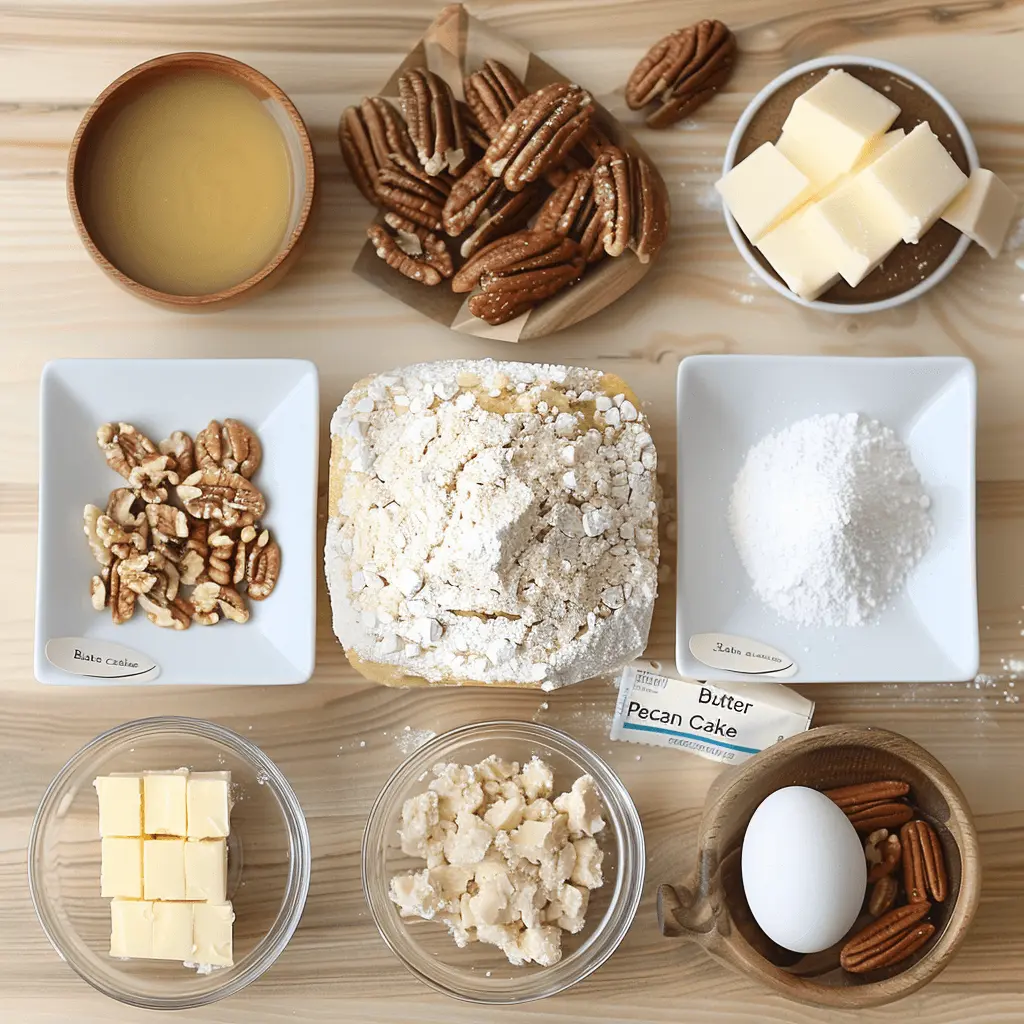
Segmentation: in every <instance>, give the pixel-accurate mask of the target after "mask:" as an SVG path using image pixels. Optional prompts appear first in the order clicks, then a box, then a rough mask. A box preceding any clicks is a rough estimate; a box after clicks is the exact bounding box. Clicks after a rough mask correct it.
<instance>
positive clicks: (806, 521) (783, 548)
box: [729, 413, 934, 626]
mask: <svg viewBox="0 0 1024 1024" xmlns="http://www.w3.org/2000/svg"><path fill="white" fill-rule="evenodd" d="M929 505H930V501H929V498H928V495H927V494H926V493H925V490H924V488H923V486H922V484H921V478H920V476H919V475H918V472H917V470H916V469H915V468H914V464H913V462H912V460H911V457H910V452H909V450H908V449H907V447H906V445H904V444H903V442H902V441H900V439H899V438H898V437H897V436H896V434H895V433H893V431H892V430H890V429H889V428H888V427H886V426H884V425H883V424H881V423H879V422H878V421H877V420H872V419H868V418H866V417H864V416H860V415H858V414H856V413H848V414H831V415H826V416H812V417H810V418H809V419H805V420H800V421H799V422H797V423H794V424H792V425H790V426H789V427H786V428H785V429H784V430H780V431H779V432H778V433H776V434H770V435H768V436H767V437H765V438H763V439H762V440H761V441H759V442H758V443H757V444H755V445H754V446H753V447H752V448H751V449H750V451H749V452H748V453H747V456H746V459H745V460H744V463H743V466H742V468H741V469H740V471H739V474H738V475H737V477H736V480H735V483H734V484H733V488H732V495H731V500H730V504H729V526H730V529H731V530H732V535H733V539H734V540H735V542H736V549H737V551H738V552H739V556H740V560H741V561H742V562H743V565H744V568H745V569H746V570H747V573H748V574H749V576H750V579H751V582H752V583H753V586H754V590H755V592H756V593H757V594H758V596H759V597H760V598H761V600H763V601H764V602H765V604H767V605H768V606H769V607H771V608H772V609H774V610H775V611H776V612H777V613H778V614H779V615H780V616H781V617H782V618H784V619H787V620H789V621H792V622H796V623H798V624H800V625H805V626H858V625H863V624H864V623H866V622H869V621H870V620H871V619H872V618H874V616H875V615H876V614H877V613H878V612H879V611H880V610H881V609H882V608H884V607H885V606H886V605H887V604H888V603H889V602H890V601H891V599H892V598H893V596H894V595H895V594H896V593H897V592H898V591H899V590H900V589H901V588H902V586H903V584H904V582H905V580H906V578H907V575H908V574H909V572H910V571H911V569H913V568H914V566H915V565H916V564H917V562H918V561H919V560H920V558H921V556H922V555H923V554H924V552H925V551H926V550H927V548H928V545H929V543H930V542H931V538H932V534H933V532H934V527H933V524H932V520H931V516H930V515H929V513H928V508H929Z"/></svg>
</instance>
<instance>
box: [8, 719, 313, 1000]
mask: <svg viewBox="0 0 1024 1024" xmlns="http://www.w3.org/2000/svg"><path fill="white" fill-rule="evenodd" d="M168 732H179V733H184V734H185V735H188V736H195V737H198V738H200V739H207V740H212V741H214V742H216V743H221V744H223V745H224V746H226V747H229V748H230V749H231V750H232V751H233V752H234V753H235V754H237V755H238V757H239V758H241V759H242V760H245V761H248V762H249V763H250V764H251V765H252V767H253V770H254V771H256V772H257V773H259V772H262V773H263V774H264V775H265V776H266V779H267V781H266V783H265V785H268V786H270V787H271V791H272V792H273V793H274V795H275V797H276V798H277V801H278V804H279V805H280V807H281V814H282V817H283V819H284V823H285V827H286V828H287V831H288V839H289V847H290V854H291V856H290V858H289V862H288V880H287V883H286V888H285V898H284V901H283V902H282V904H281V908H280V910H279V911H278V914H277V917H276V918H275V920H274V924H273V925H272V927H271V928H270V930H269V931H268V932H267V934H266V935H265V936H264V937H263V938H262V939H261V940H260V943H259V945H258V946H257V947H256V949H255V950H253V953H252V954H251V955H250V962H249V963H248V964H247V965H246V966H245V968H244V969H242V970H237V971H236V970H231V971H229V972H225V980H224V983H223V984H222V985H220V986H219V987H217V988H214V989H210V990H209V991H207V992H204V993H202V994H200V995H188V996H180V997H179V996H169V997H155V996H154V997H152V998H150V997H139V996H137V995H135V994H134V993H132V992H130V991H128V990H125V989H121V988H119V987H118V986H116V985H112V984H110V983H109V981H108V980H107V979H105V978H103V977H101V976H98V975H96V974H94V973H93V972H92V971H91V970H90V969H89V968H88V967H87V966H86V965H85V964H82V963H80V962H79V961H78V959H77V957H76V956H75V954H74V953H73V952H71V951H70V950H68V949H66V948H65V947H64V945H63V943H62V941H61V928H60V926H59V925H58V924H57V923H56V920H55V918H54V917H53V915H52V913H51V910H50V907H49V905H48V902H47V899H46V897H45V896H44V895H43V892H44V889H43V884H42V880H41V878H40V873H41V871H42V864H41V863H40V860H41V857H42V855H43V851H42V847H41V842H42V836H43V832H44V830H45V829H46V827H47V825H48V824H49V822H50V819H51V817H52V815H53V814H54V812H55V810H56V805H57V803H58V801H59V800H60V799H61V796H62V794H63V791H64V787H65V786H66V784H67V782H68V780H69V779H70V778H71V777H72V776H73V774H74V773H75V772H76V771H78V770H79V768H81V766H82V765H83V764H84V763H86V762H88V761H89V760H90V759H91V758H93V757H95V756H96V755H98V754H100V753H102V752H104V751H107V750H111V749H113V748H116V747H118V746H121V745H122V744H123V743H125V742H130V741H132V740H139V739H143V738H145V737H147V736H153V735H158V734H161V733H168ZM311 867H312V854H311V850H310V841H309V830H308V828H307V826H306V818H305V815H304V814H303V812H302V807H301V805H300V804H299V800H298V797H296V795H295V792H294V790H293V789H292V787H291V785H290V784H289V782H288V780H287V779H286V778H285V777H284V775H283V774H282V773H281V770H280V769H279V768H278V767H277V765H276V764H274V762H273V761H272V760H271V759H270V758H269V757H267V755H266V754H264V753H263V751H262V750H260V748H259V747H257V746H256V745H255V744H254V743H252V742H251V741H249V740H247V739H244V738H243V737H242V736H239V735H238V733H236V732H234V731H232V730H231V729H228V728H227V727H225V726H223V725H217V724H216V723H214V722H207V721H205V720H203V719H199V718H188V717H185V716H180V715H161V716H157V717H153V718H140V719H136V720H135V721H131V722H125V723H123V724H121V725H116V726H114V727H113V728H111V729H108V730H107V731H106V732H103V733H100V735H99V736H97V737H96V738H95V739H92V740H90V741H89V742H88V743H86V744H85V746H83V747H82V748H81V749H80V750H78V751H77V752H76V753H74V754H73V755H72V756H71V757H70V758H69V759H68V761H67V763H66V764H65V765H64V767H63V768H61V769H60V771H59V772H57V774H56V775H55V776H54V777H53V780H52V781H51V782H50V784H49V786H47V788H46V792H45V793H44V794H43V798H42V800H40V801H39V807H38V809H37V810H36V814H35V818H34V820H33V822H32V829H31V831H30V833H29V840H28V881H29V893H30V895H31V897H32V906H33V908H34V909H35V912H36V917H37V918H38V919H39V923H40V925H41V926H42V929H43V931H44V932H45V934H46V937H47V939H49V941H50V945H51V946H53V948H54V949H55V950H56V951H57V953H58V954H59V955H60V957H61V959H62V960H64V961H65V962H66V963H67V964H68V965H69V966H70V967H71V968H72V970H74V971H75V973H76V974H77V975H78V976H79V977H80V978H82V979H83V980H84V981H86V982H88V983H89V984H90V985H92V987H93V988H95V989H97V990H98V991H100V992H102V993H103V994H104V995H106V996H110V998H112V999H116V1000H118V1001H119V1002H122V1003H126V1004H127V1005H129V1006H137V1007H140V1008H144V1009H152V1010H182V1009H191V1008H194V1007H197V1006H208V1005H209V1004H211V1003H214V1002H217V1001H218V1000H220V999H224V998H226V997H227V996H230V995H234V994H235V993H236V992H240V991H241V990H242V989H243V988H245V987H246V986H247V985H249V984H250V983H252V982H253V981H255V980H256V979H257V978H258V977H260V975H262V974H263V973H264V972H265V971H266V970H267V969H268V968H269V967H270V966H271V965H272V964H273V963H274V961H275V960H277V958H278V957H279V956H280V955H281V953H282V952H283V951H284V949H285V947H286V946H287V945H288V942H289V941H290V939H291V937H292V935H293V934H294V932H295V929H296V927H297V926H298V923H299V919H300V918H301V916H302V910H303V907H304V906H305V903H306V895H307V893H308V892H309V880H310V874H311Z"/></svg>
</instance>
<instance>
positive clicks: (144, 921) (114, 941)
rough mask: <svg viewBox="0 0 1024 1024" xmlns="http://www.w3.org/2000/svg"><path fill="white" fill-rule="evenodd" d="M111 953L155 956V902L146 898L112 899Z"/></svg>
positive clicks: (114, 954) (115, 954)
mask: <svg viewBox="0 0 1024 1024" xmlns="http://www.w3.org/2000/svg"><path fill="white" fill-rule="evenodd" d="M110 955H111V956H134V957H143V958H146V959H151V958H152V957H153V904H152V903H150V902H148V901H146V900H111V901H110Z"/></svg>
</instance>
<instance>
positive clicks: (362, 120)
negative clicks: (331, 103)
mask: <svg viewBox="0 0 1024 1024" xmlns="http://www.w3.org/2000/svg"><path fill="white" fill-rule="evenodd" d="M338 141H339V143H340V144H341V155H342V157H343V158H344V160H345V165H346V166H347V167H348V170H349V174H351V175H352V180H353V181H354V182H355V183H356V187H357V188H358V189H359V191H360V192H362V193H363V195H364V196H365V197H366V198H367V199H368V200H369V201H370V202H371V203H376V202H377V195H376V189H377V181H378V178H379V175H380V170H381V168H382V167H386V166H388V164H389V163H390V162H391V154H392V153H400V154H401V155H403V156H405V157H406V158H407V159H409V160H413V161H415V160H416V147H415V146H414V145H413V144H412V140H411V139H410V138H409V131H408V129H407V128H406V127H405V122H404V121H403V120H402V117H401V115H400V114H399V113H398V111H397V110H395V108H394V107H393V106H392V105H391V104H390V103H389V102H388V101H387V100H386V99H384V97H383V96H367V97H365V98H364V99H363V101H362V103H360V104H359V106H358V107H349V108H348V109H347V110H345V112H344V113H343V114H342V115H341V120H340V121H339V122H338Z"/></svg>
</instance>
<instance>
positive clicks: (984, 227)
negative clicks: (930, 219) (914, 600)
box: [942, 167, 1017, 259]
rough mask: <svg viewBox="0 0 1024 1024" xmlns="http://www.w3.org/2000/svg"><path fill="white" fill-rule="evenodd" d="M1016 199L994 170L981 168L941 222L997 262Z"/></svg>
mask: <svg viewBox="0 0 1024 1024" xmlns="http://www.w3.org/2000/svg"><path fill="white" fill-rule="evenodd" d="M1016 210H1017V197H1016V196H1015V195H1014V194H1013V193H1012V192H1011V191H1010V190H1009V188H1008V187H1007V186H1006V185H1005V184H1004V183H1003V182H1001V181H1000V180H999V179H998V178H997V177H996V176H995V175H994V174H993V173H992V172H991V171H986V170H983V169H982V168H980V167H979V168H978V169H977V170H976V171H975V172H974V173H973V174H972V175H971V178H970V181H968V183H967V187H966V188H965V189H964V190H963V191H962V192H961V193H960V194H959V195H958V196H957V197H956V199H954V200H953V202H951V203H950V204H949V206H947V207H946V209H945V210H943V211H942V219H943V220H944V221H945V222H946V223H947V224H952V225H953V227H955V228H956V229H957V230H958V231H962V232H963V233H964V234H965V235H967V237H968V238H970V239H971V240H972V241H974V242H977V243H978V245H980V246H981V247H982V248H983V249H984V250H985V252H987V253H988V254H989V256H991V257H992V258H993V259H995V258H996V257H997V256H998V255H999V253H1000V252H1002V249H1003V243H1004V242H1005V241H1006V236H1007V234H1009V231H1010V223H1011V221H1012V220H1013V215H1014V213H1015V212H1016Z"/></svg>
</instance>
